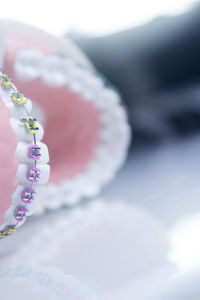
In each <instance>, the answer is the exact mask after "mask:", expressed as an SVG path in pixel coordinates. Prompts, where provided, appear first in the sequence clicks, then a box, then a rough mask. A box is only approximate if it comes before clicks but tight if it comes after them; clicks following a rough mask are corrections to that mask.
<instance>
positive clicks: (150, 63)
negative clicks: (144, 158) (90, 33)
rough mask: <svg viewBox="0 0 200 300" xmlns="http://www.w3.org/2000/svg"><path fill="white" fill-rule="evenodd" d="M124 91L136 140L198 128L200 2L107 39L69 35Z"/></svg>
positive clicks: (155, 138)
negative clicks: (189, 8)
mask: <svg viewBox="0 0 200 300" xmlns="http://www.w3.org/2000/svg"><path fill="white" fill-rule="evenodd" d="M68 36H70V38H72V39H73V40H74V41H75V42H76V43H77V44H78V45H79V46H80V48H82V49H83V51H84V52H85V53H86V54H87V55H88V57H89V58H90V59H91V61H92V62H93V64H94V65H95V66H96V68H97V69H98V70H99V71H100V72H101V73H102V74H104V75H105V77H106V78H107V79H108V80H109V81H110V82H111V83H112V84H114V85H115V86H116V87H118V89H119V90H120V92H121V94H122V96H123V98H124V100H125V102H126V104H127V106H128V109H129V112H130V120H131V123H132V124H133V126H134V131H135V132H134V134H135V137H136V138H137V140H140V141H141V140H142V141H157V140H159V139H160V138H161V137H163V136H164V137H166V135H170V136H171V134H174V133H176V134H186V133H192V132H196V131H200V57H199V55H200V4H199V3H198V4H196V5H195V6H194V7H193V9H192V10H190V11H188V12H187V13H184V14H182V15H179V16H175V17H159V18H157V19H155V20H154V21H152V22H150V23H148V24H146V25H144V26H141V27H137V28H133V29H130V30H127V31H123V32H119V33H116V34H113V35H109V36H103V37H93V38H92V37H86V36H81V35H77V34H68Z"/></svg>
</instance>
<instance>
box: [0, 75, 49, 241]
mask: <svg viewBox="0 0 200 300" xmlns="http://www.w3.org/2000/svg"><path fill="white" fill-rule="evenodd" d="M31 108H32V104H31V101H30V100H29V99H27V98H26V97H25V96H24V95H23V94H22V93H21V92H20V91H18V89H17V88H16V86H15V85H14V84H13V82H12V81H11V79H10V78H9V77H8V76H7V75H6V74H4V73H2V72H1V71H0V127H1V130H0V152H1V156H0V195H1V198H0V239H5V238H6V237H8V236H9V235H12V234H13V233H14V232H15V231H16V228H17V227H19V226H20V225H22V224H23V223H24V221H25V219H26V217H27V216H28V215H31V214H32V213H33V212H34V210H35V207H36V203H37V194H38V193H39V192H40V189H41V187H42V185H44V184H46V183H47V181H48V178H49V172H50V168H49V165H48V164H47V163H48V161H49V154H48V149H47V146H46V145H45V144H43V143H42V142H40V141H41V139H42V137H43V128H42V126H41V125H40V123H38V121H37V120H36V119H35V118H34V117H32V116H31V114H30V113H31Z"/></svg>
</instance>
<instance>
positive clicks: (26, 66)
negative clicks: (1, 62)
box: [14, 49, 130, 211]
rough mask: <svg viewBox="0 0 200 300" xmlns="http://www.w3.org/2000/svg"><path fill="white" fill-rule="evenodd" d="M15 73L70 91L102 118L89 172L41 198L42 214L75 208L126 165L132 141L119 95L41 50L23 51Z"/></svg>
mask: <svg viewBox="0 0 200 300" xmlns="http://www.w3.org/2000/svg"><path fill="white" fill-rule="evenodd" d="M14 70H15V74H16V75H17V76H18V77H19V78H20V79H22V80H24V81H25V80H33V79H36V78H39V79H40V80H42V81H43V82H44V83H46V84H47V85H49V86H54V87H61V86H66V87H68V88H70V89H71V90H72V91H74V92H76V93H78V94H79V95H80V96H81V98H82V99H83V100H84V101H88V102H90V103H92V104H93V105H94V106H95V108H96V109H97V110H98V111H99V115H100V122H101V129H100V130H101V131H100V139H101V140H100V143H99V145H98V146H97V148H96V151H95V153H94V158H93V160H92V161H91V162H90V163H89V165H88V167H87V170H86V171H84V173H82V174H80V175H78V176H76V177H75V178H73V179H70V180H69V179H68V180H63V181H62V182H60V184H59V185H53V184H51V185H48V186H47V190H46V191H45V194H44V195H43V196H41V198H42V199H41V200H42V201H41V202H40V203H42V207H41V211H43V210H44V209H45V208H50V209H51V208H52V209H54V208H58V207H59V206H60V205H62V204H65V205H69V206H71V205H76V204H77V203H78V202H79V201H80V199H81V198H82V197H93V196H95V195H97V193H98V192H99V190H100V189H101V187H102V186H103V185H104V184H105V183H107V182H109V181H110V180H111V179H112V178H113V177H114V175H115V173H116V171H117V170H118V169H119V168H120V166H121V165H122V164H123V162H124V160H125V158H126V153H127V148H128V145H129V142H130V128H129V125H128V123H127V116H126V112H125V110H124V108H123V107H122V106H121V104H120V101H121V99H120V96H119V95H118V93H117V92H115V91H114V90H113V89H111V88H110V87H107V86H106V85H105V82H104V80H103V78H102V77H100V76H98V75H97V74H95V73H94V71H92V70H88V69H86V68H83V67H80V66H77V65H76V64H75V63H74V62H73V61H72V60H71V59H70V58H68V57H64V56H59V55H49V56H44V55H43V54H42V53H40V52H39V51H36V50H30V49H24V50H22V51H21V52H19V53H18V55H17V57H16V60H15V64H14ZM47 199H48V200H47Z"/></svg>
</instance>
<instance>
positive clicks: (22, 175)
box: [16, 164, 50, 187]
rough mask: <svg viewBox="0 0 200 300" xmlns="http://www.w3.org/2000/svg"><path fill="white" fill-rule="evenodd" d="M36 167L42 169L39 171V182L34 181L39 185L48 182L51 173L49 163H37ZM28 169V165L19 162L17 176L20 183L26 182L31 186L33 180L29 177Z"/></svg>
mask: <svg viewBox="0 0 200 300" xmlns="http://www.w3.org/2000/svg"><path fill="white" fill-rule="evenodd" d="M33 168H34V167H33ZM36 168H37V169H39V170H40V173H39V174H40V177H39V178H38V182H37V183H34V184H37V185H42V184H46V183H47V182H48V179H49V174H50V168H49V165H47V164H45V165H40V164H37V166H36ZM28 170H29V167H28V166H27V165H25V164H19V166H18V169H17V172H16V177H17V180H18V183H19V184H25V185H27V184H28V185H29V187H30V185H31V182H30V181H29V180H28V179H27V174H28Z"/></svg>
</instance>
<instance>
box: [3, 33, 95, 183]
mask: <svg viewBox="0 0 200 300" xmlns="http://www.w3.org/2000/svg"><path fill="white" fill-rule="evenodd" d="M24 48H29V49H30V48H31V49H36V50H39V51H41V52H42V53H44V54H51V53H53V52H55V51H56V50H55V49H52V46H50V45H48V44H47V42H44V41H43V40H42V39H37V37H36V36H33V37H32V36H30V35H29V36H28V34H25V33H21V32H17V31H16V32H9V34H8V35H7V40H6V51H5V60H4V67H3V70H4V72H5V73H7V74H8V75H9V76H10V77H11V78H12V79H13V81H14V82H15V84H16V86H17V87H18V88H19V89H20V90H21V91H22V92H23V93H24V94H25V95H26V96H27V97H29V98H30V99H31V100H32V101H33V103H34V102H35V103H37V104H38V105H39V107H40V108H41V109H42V110H43V111H44V113H45V119H46V124H44V132H45V135H44V143H46V144H47V146H48V148H49V154H50V164H51V175H50V183H58V182H59V181H60V180H62V179H68V178H73V177H75V176H76V175H78V174H79V173H81V172H84V171H85V169H86V167H87V166H88V164H89V162H90V161H91V160H92V158H93V154H94V149H95V148H96V145H97V144H98V142H99V127H100V124H99V114H98V112H97V111H96V109H95V108H94V106H93V105H92V104H90V103H87V102H86V101H84V100H82V99H81V98H80V96H79V95H77V94H75V93H73V92H72V91H70V90H69V89H68V88H67V87H62V88H54V87H49V86H47V85H46V84H44V83H43V82H41V81H40V80H38V79H37V80H28V81H23V80H20V79H19V78H18V77H16V75H15V73H14V70H13V65H14V61H15V57H16V55H17V54H18V52H19V51H20V50H22V49H24Z"/></svg>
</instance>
